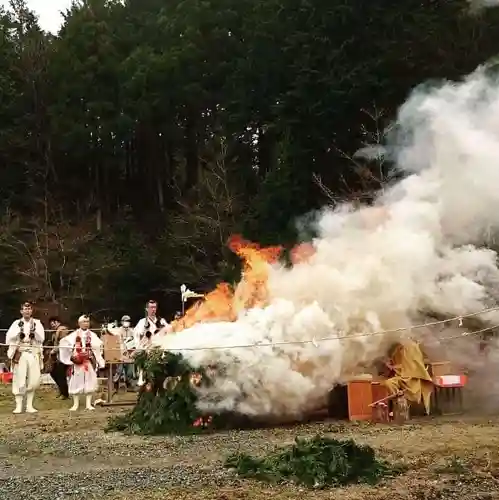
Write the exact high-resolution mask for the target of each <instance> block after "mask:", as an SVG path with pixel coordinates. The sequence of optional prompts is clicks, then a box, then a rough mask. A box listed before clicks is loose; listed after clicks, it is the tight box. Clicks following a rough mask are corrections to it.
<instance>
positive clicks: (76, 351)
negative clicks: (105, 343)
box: [59, 315, 106, 411]
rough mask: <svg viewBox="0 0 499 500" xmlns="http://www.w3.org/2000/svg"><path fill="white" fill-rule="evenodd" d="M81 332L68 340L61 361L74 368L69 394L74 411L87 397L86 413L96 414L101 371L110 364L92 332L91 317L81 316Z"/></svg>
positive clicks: (61, 344)
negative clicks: (92, 411)
mask: <svg viewBox="0 0 499 500" xmlns="http://www.w3.org/2000/svg"><path fill="white" fill-rule="evenodd" d="M78 326H79V328H78V330H76V331H74V332H73V333H71V334H69V335H68V336H66V337H64V338H63V339H62V340H61V342H60V344H59V357H60V360H61V362H62V363H64V364H65V365H68V366H69V367H70V370H69V383H68V392H69V395H70V396H71V397H72V398H73V406H72V407H71V408H70V411H76V410H78V408H79V406H80V396H81V395H84V396H85V409H87V410H94V409H95V408H94V407H93V406H92V396H93V394H94V393H95V392H97V390H98V385H99V384H98V380H97V370H98V369H99V368H104V367H105V365H106V363H105V361H104V358H103V357H102V341H101V339H100V338H99V337H98V336H97V335H96V334H95V333H94V332H92V331H91V330H90V319H89V317H88V316H85V315H83V316H80V317H79V319H78Z"/></svg>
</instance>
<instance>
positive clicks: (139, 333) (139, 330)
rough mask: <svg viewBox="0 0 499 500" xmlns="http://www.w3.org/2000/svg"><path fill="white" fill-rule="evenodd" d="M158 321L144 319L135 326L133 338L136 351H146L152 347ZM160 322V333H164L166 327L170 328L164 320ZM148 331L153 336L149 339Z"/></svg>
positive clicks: (155, 319)
mask: <svg viewBox="0 0 499 500" xmlns="http://www.w3.org/2000/svg"><path fill="white" fill-rule="evenodd" d="M156 321H157V318H142V319H141V320H139V322H138V323H137V324H136V325H135V328H134V329H133V337H134V340H135V346H136V349H138V350H144V349H147V348H148V347H150V346H151V344H152V339H153V337H155V334H154V332H155V331H156ZM147 322H149V328H146V324H147ZM160 322H161V330H160V331H162V330H163V329H164V328H165V327H166V328H167V327H169V326H170V325H169V324H168V323H167V322H166V320H165V319H163V318H162V319H161V320H160ZM148 331H149V332H151V333H152V334H153V335H152V336H151V337H150V338H149V339H148V338H147V337H146V332H148ZM158 333H159V332H158Z"/></svg>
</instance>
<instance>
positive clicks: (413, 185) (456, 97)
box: [162, 69, 499, 416]
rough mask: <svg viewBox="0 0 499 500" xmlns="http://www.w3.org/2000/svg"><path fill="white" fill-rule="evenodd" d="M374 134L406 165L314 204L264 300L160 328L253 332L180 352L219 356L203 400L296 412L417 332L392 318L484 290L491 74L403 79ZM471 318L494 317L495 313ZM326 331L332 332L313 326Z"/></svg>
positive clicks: (196, 340) (465, 306)
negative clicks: (307, 248)
mask: <svg viewBox="0 0 499 500" xmlns="http://www.w3.org/2000/svg"><path fill="white" fill-rule="evenodd" d="M387 148H388V152H389V153H390V155H391V157H393V158H394V159H395V162H396V167H397V168H398V169H399V170H400V171H401V172H403V173H404V174H405V175H406V176H405V178H404V179H403V180H402V181H400V182H398V183H397V184H394V185H393V186H391V187H388V188H385V190H384V191H383V192H382V193H381V194H380V196H379V198H378V199H377V200H376V202H375V204H374V206H373V207H363V208H361V209H360V210H354V209H353V207H351V206H342V207H340V208H338V209H337V210H336V211H332V210H330V209H325V210H324V211H323V212H322V213H321V214H320V216H319V217H318V218H317V221H316V229H317V231H318V236H317V238H316V239H315V240H314V241H313V245H314V247H315V250H316V253H315V255H314V256H313V257H312V259H311V260H310V261H309V262H307V263H301V264H298V265H296V266H294V267H293V268H291V269H289V268H285V267H283V266H279V265H276V266H273V267H272V268H271V271H270V279H269V292H270V305H269V306H268V307H266V308H264V309H252V310H249V311H246V312H245V313H244V314H242V315H241V316H240V318H239V319H238V320H237V321H236V322H234V323H225V322H218V323H205V324H198V325H195V326H194V327H192V328H190V329H187V330H184V331H182V332H180V333H179V334H176V335H171V336H167V337H166V338H165V339H164V340H162V342H163V344H162V347H164V348H168V349H171V350H178V349H182V348H190V349H195V348H202V347H224V346H225V347H230V346H241V345H253V344H264V345H262V346H260V347H246V348H244V347H239V348H232V349H207V350H188V351H183V352H182V353H183V354H184V355H185V356H186V357H187V359H188V360H189V361H190V362H191V363H192V364H193V365H194V366H208V365H218V364H222V365H224V366H225V369H226V370H225V372H224V373H223V374H222V375H220V376H218V378H217V379H216V381H215V384H214V386H213V387H212V388H210V389H208V390H205V391H204V392H202V393H201V403H200V404H201V406H202V407H203V408H204V409H207V410H210V411H221V410H232V411H236V412H240V413H244V414H248V415H279V416H284V415H296V414H300V413H302V412H304V411H306V410H308V409H310V408H311V407H313V406H315V405H316V404H318V402H319V401H321V399H322V398H324V396H325V395H326V394H327V392H328V391H329V390H330V389H331V387H332V386H333V385H334V384H336V383H338V382H341V381H342V380H344V379H345V378H346V377H348V376H351V375H352V374H359V373H363V372H364V371H365V370H366V368H369V367H370V366H371V365H372V364H373V362H374V361H375V360H376V359H377V358H379V357H380V356H383V355H384V354H385V353H386V350H387V348H388V347H389V346H390V345H391V344H392V343H393V342H394V341H397V340H400V339H402V338H403V337H404V336H407V335H412V336H415V335H422V334H423V330H413V331H412V332H411V331H410V329H408V330H400V329H401V328H409V327H410V326H411V325H414V324H416V323H420V322H421V321H424V320H425V317H427V315H428V313H433V314H437V315H443V316H445V317H453V316H458V315H464V314H468V313H473V312H477V311H481V310H483V309H484V308H487V307H490V306H492V305H494V304H496V300H495V297H496V296H498V294H499V270H498V268H497V261H496V259H497V255H496V253H495V252H493V251H492V250H489V249H487V248H484V247H483V246H482V245H485V244H489V243H490V242H491V238H492V236H493V235H494V234H496V233H497V230H498V229H499V215H498V214H499V84H498V83H497V82H496V80H495V79H493V78H491V77H488V76H486V72H485V70H483V69H479V70H477V71H476V72H475V73H473V74H472V75H470V76H469V77H468V78H466V79H465V80H464V81H462V82H460V83H445V84H443V85H441V86H440V87H439V88H433V89H426V90H425V91H423V90H417V91H415V92H414V93H413V95H412V96H411V97H410V98H409V100H408V101H407V102H406V103H405V104H404V105H403V106H402V108H401V109H400V112H399V115H398V120H397V126H396V127H395V133H393V134H392V136H391V137H390V138H389V144H388V146H387ZM481 320H483V321H489V322H491V323H493V324H499V315H498V314H497V313H489V314H488V315H482V317H481ZM451 327H452V325H451ZM454 328H455V329H458V326H457V325H454ZM394 329H395V330H397V329H398V331H395V332H391V333H389V334H384V335H380V334H376V332H378V331H380V330H394ZM441 329H442V328H441V327H439V328H435V330H434V332H435V334H437V332H438V331H440V330H441ZM424 331H425V332H426V333H425V334H426V335H428V333H430V334H431V332H432V330H431V328H426V329H425V330H424ZM359 333H361V334H364V335H363V336H357V337H354V336H355V335H356V334H359ZM328 337H341V338H340V339H333V340H321V339H324V338H328ZM311 339H315V341H314V343H310V342H309V343H301V344H300V343H299V342H301V341H309V340H311ZM283 342H296V343H290V344H281V343H283ZM270 343H273V344H276V345H273V346H267V345H265V344H270Z"/></svg>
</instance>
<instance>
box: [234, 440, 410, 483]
mask: <svg viewBox="0 0 499 500" xmlns="http://www.w3.org/2000/svg"><path fill="white" fill-rule="evenodd" d="M225 466H226V467H229V468H232V469H235V470H236V472H237V473H238V474H239V475H240V476H243V477H248V478H256V479H259V480H262V481H267V482H272V483H282V482H293V483H296V484H299V485H304V486H307V487H309V488H327V487H334V486H344V485H347V484H352V483H369V484H373V483H376V482H377V481H379V480H380V479H381V478H382V477H383V476H387V475H393V474H395V473H398V472H400V471H401V469H400V468H396V467H390V466H389V465H388V464H386V463H385V462H383V461H379V460H378V459H376V457H375V453H374V450H373V449H372V448H371V447H370V446H367V445H362V446H359V445H357V444H356V443H355V442H354V441H353V440H345V441H338V440H336V439H331V438H324V437H320V436H316V437H315V438H313V439H299V438H297V439H296V441H295V444H294V445H293V446H292V447H290V448H289V449H286V450H283V451H279V452H276V453H273V454H271V455H269V456H267V457H265V458H254V457H251V456H249V455H246V454H239V455H233V456H230V457H229V458H228V459H227V460H226V463H225Z"/></svg>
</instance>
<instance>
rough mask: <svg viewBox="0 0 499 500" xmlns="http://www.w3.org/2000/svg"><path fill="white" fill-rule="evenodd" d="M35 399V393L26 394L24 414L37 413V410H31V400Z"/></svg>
mask: <svg viewBox="0 0 499 500" xmlns="http://www.w3.org/2000/svg"><path fill="white" fill-rule="evenodd" d="M34 398H35V391H29V392H27V393H26V412H27V413H37V412H38V410H35V409H34V408H33V399H34Z"/></svg>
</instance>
